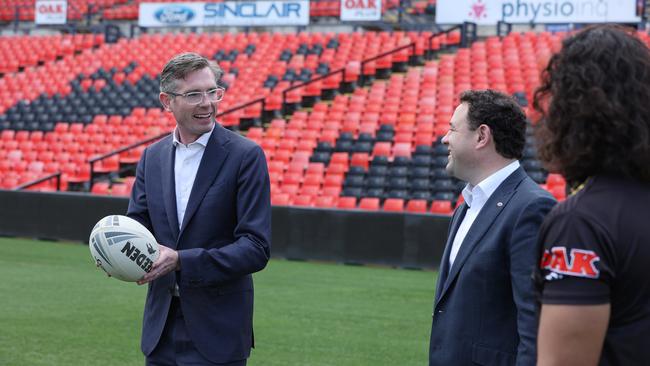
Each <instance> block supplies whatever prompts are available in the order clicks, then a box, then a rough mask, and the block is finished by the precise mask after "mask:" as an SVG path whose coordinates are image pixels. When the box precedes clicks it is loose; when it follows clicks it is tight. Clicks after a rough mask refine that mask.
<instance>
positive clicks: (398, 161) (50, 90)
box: [0, 29, 564, 214]
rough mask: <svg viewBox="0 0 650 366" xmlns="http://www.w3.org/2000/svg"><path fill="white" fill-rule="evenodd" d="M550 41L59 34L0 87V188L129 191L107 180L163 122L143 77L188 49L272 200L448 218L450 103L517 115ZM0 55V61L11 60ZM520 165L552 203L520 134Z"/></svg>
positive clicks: (162, 129)
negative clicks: (261, 155) (511, 98)
mask: <svg viewBox="0 0 650 366" xmlns="http://www.w3.org/2000/svg"><path fill="white" fill-rule="evenodd" d="M66 37H67V38H66ZM560 37H561V35H551V34H548V33H528V34H524V35H519V34H511V35H509V36H506V37H505V38H503V39H499V38H496V37H492V38H488V39H486V40H484V41H478V42H474V43H472V44H471V46H470V47H467V48H459V46H460V43H461V33H460V31H459V30H458V29H454V30H452V31H448V32H442V33H440V34H435V35H432V34H430V33H405V32H390V33H389V32H383V33H381V32H380V33H371V32H367V33H352V34H347V33H343V34H323V33H300V34H278V33H276V34H272V33H247V34H246V33H239V34H235V35H232V34H219V33H215V34H202V35H196V34H187V35H186V34H180V35H172V34H165V35H143V36H141V37H139V38H135V39H122V40H120V41H119V42H117V43H115V44H107V43H104V42H103V40H102V37H101V36H92V35H83V36H65V37H64V36H62V38H61V39H60V41H61V42H58V44H67V45H68V46H65V47H60V48H54V49H49V50H48V51H47V52H41V53H38V51H36V52H32V53H31V55H33V56H32V57H31V58H29V59H28V58H25V59H15V61H14V63H13V65H11V66H12V67H13V70H14V71H11V70H9V69H8V70H7V72H5V74H4V77H3V78H2V79H0V89H1V90H3V92H2V93H3V94H4V95H3V99H2V105H1V106H0V112H1V113H2V114H1V115H0V128H2V132H1V133H0V144H1V146H2V150H0V155H2V156H1V157H2V161H3V162H2V165H3V166H1V167H0V169H2V170H3V174H2V179H1V180H0V185H1V186H2V187H3V188H8V189H12V188H17V187H21V186H22V188H27V189H33V190H45V191H50V190H67V189H76V190H79V189H84V188H85V189H88V190H90V191H91V192H92V193H94V194H111V195H121V196H124V195H128V194H129V192H130V188H131V186H132V184H133V177H129V176H126V177H121V176H120V175H121V173H120V172H121V170H125V169H124V168H125V167H126V168H128V167H131V168H132V167H133V165H134V164H135V163H136V162H137V160H138V158H139V154H140V153H141V151H142V149H143V148H144V146H145V144H142V142H143V141H144V142H151V141H154V140H155V139H157V138H159V137H160V136H161V135H163V136H164V135H165V134H166V133H168V132H169V131H170V130H171V129H172V128H173V126H174V122H173V120H172V119H171V116H169V115H167V114H164V113H162V111H161V109H160V107H159V105H158V101H157V84H158V82H157V73H158V70H160V69H161V68H162V64H163V62H164V61H165V60H166V59H168V58H169V57H171V56H172V55H173V54H176V53H178V52H181V51H183V50H186V49H194V50H197V51H198V52H199V53H202V54H205V55H211V56H212V58H213V59H215V60H217V61H218V62H219V64H220V65H221V67H222V68H223V69H224V71H225V76H224V78H223V80H222V82H223V84H224V86H226V87H227V88H228V92H227V97H226V98H224V101H223V102H222V104H221V105H220V108H221V110H222V111H223V110H225V111H226V112H225V113H221V116H220V122H221V123H222V124H223V125H225V126H228V127H230V128H235V129H240V127H242V128H241V129H240V130H241V133H243V134H245V135H246V136H247V137H249V138H251V139H253V140H254V141H256V142H257V143H259V144H260V145H261V146H262V147H263V149H264V151H265V153H266V155H267V158H268V164H269V170H270V177H271V182H272V201H273V203H274V204H276V205H297V206H308V207H319V208H340V209H354V208H359V209H366V210H377V209H383V210H387V211H403V210H406V211H410V212H419V213H423V212H432V213H442V214H449V213H450V212H451V210H452V208H453V207H454V205H455V204H456V203H457V200H458V197H459V196H458V193H459V192H460V190H461V189H462V183H461V182H458V181H455V180H454V179H452V178H450V177H448V176H447V174H446V172H445V170H444V166H445V165H446V155H447V153H446V148H445V146H444V145H442V144H441V143H440V138H441V137H442V136H444V134H445V133H446V131H447V128H448V121H449V119H450V117H451V114H452V112H453V109H454V107H455V105H456V104H457V102H458V94H459V93H460V92H461V91H463V90H466V89H470V88H474V89H481V88H493V89H498V90H503V91H505V92H508V93H510V94H515V95H517V96H518V97H519V98H520V99H521V101H522V104H524V105H526V103H527V101H528V100H530V98H531V95H532V92H533V90H534V88H535V87H536V86H537V85H538V83H539V76H538V75H539V66H540V65H541V63H542V61H544V60H545V59H546V58H548V57H549V55H550V53H551V52H552V51H553V49H554V48H555V49H557V47H559V42H560ZM53 40H54V39H50V38H48V37H23V38H21V44H20V45H18V46H17V44H18V43H17V42H13V43H12V47H21V48H23V49H27V50H28V49H32V50H41V49H44V47H42V44H43V42H51V41H53ZM39 46H40V47H39ZM3 49H7V51H5V56H4V57H6V58H7V57H8V56H9V55H11V54H12V53H13V52H15V50H14V49H12V48H3ZM443 51H444V52H443ZM432 55H435V56H436V59H434V60H428V61H426V62H424V63H423V61H424V60H425V56H432ZM368 56H370V57H368ZM377 56H379V57H377ZM268 60H275V61H273V62H269V61H268ZM422 63H423V64H422ZM16 67H18V69H19V70H22V71H15V68H16ZM330 70H335V72H331V71H330ZM337 70H338V71H340V72H338V71H337ZM319 78H320V79H319ZM296 84H297V87H296ZM292 85H294V86H293V87H292ZM346 91H347V93H346ZM249 101H253V103H247V102H249ZM242 106H244V108H242ZM288 112H289V113H288ZM267 122H268V123H267ZM130 145H137V146H136V147H134V148H131V149H126V150H124V149H122V150H124V151H121V152H120V153H115V151H116V150H118V149H121V148H123V147H125V146H130ZM525 154H526V156H525V159H524V160H523V162H522V163H523V165H524V167H525V168H526V170H527V171H528V172H529V174H530V175H531V176H532V177H533V178H534V179H535V180H536V181H537V182H538V183H540V184H546V185H548V188H549V190H551V192H553V193H554V195H555V196H556V197H558V198H562V197H563V194H564V186H563V182H562V179H561V178H560V177H557V176H551V179H548V180H547V175H546V173H545V172H544V171H543V169H542V168H541V166H540V164H539V162H537V160H536V159H535V157H534V142H533V141H532V138H531V139H530V141H529V144H528V146H527V148H526V151H525ZM98 156H101V157H102V158H101V159H96V158H97V157H98ZM126 171H131V172H132V169H126ZM47 176H50V177H52V178H50V179H46V180H43V181H41V182H39V183H36V184H33V183H32V182H35V181H36V182H38V181H39V180H40V179H42V178H43V177H47ZM106 178H108V179H106Z"/></svg>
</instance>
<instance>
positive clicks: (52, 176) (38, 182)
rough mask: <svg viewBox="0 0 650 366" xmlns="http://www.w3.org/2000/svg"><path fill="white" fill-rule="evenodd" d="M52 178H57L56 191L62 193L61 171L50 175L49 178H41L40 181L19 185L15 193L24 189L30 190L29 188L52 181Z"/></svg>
mask: <svg viewBox="0 0 650 366" xmlns="http://www.w3.org/2000/svg"><path fill="white" fill-rule="evenodd" d="M52 178H56V190H57V191H60V190H61V172H60V171H59V172H56V173H52V174H50V175H47V176H45V177H43V178H39V179H37V180H34V181H31V182H27V183H23V184H21V185H19V186H18V187H16V188H14V189H13V190H14V191H20V190H23V189H26V188H29V187H33V186H35V185H37V184H41V183H43V182H45V181H48V180H50V179H52Z"/></svg>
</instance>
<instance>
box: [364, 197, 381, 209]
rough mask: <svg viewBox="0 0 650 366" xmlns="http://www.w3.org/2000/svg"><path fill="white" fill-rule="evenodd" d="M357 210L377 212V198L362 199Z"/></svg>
mask: <svg viewBox="0 0 650 366" xmlns="http://www.w3.org/2000/svg"><path fill="white" fill-rule="evenodd" d="M359 209H361V210H367V211H377V210H379V198H370V197H364V198H362V199H361V201H360V202H359Z"/></svg>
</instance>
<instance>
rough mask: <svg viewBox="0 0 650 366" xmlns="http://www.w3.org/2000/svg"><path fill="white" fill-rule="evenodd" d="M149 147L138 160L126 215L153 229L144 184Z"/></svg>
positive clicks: (150, 229)
mask: <svg viewBox="0 0 650 366" xmlns="http://www.w3.org/2000/svg"><path fill="white" fill-rule="evenodd" d="M147 151H148V149H145V150H144V151H143V152H142V156H141V157H140V161H139V162H138V167H137V168H136V172H135V183H134V184H133V188H132V190H131V198H130V199H129V207H128V209H127V212H126V215H127V216H128V217H130V218H132V219H134V220H136V221H138V222H139V223H141V224H142V225H144V226H145V227H146V228H147V229H149V231H152V232H153V230H152V225H151V220H150V218H149V209H148V206H147V192H146V189H145V184H144V170H145V165H146V160H147V158H146V156H147Z"/></svg>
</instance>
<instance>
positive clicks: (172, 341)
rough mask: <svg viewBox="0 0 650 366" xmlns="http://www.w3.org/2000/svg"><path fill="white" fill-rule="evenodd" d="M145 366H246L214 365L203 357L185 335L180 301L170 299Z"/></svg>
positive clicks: (239, 364) (234, 364)
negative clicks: (158, 334)
mask: <svg viewBox="0 0 650 366" xmlns="http://www.w3.org/2000/svg"><path fill="white" fill-rule="evenodd" d="M146 366H246V360H241V361H235V362H229V363H214V362H210V361H209V360H208V359H206V358H205V357H203V355H201V353H199V351H198V350H197V349H196V347H194V343H193V342H192V340H191V339H190V336H189V334H188V333H187V327H186V326H185V320H184V319H183V312H182V311H181V307H180V301H179V300H178V298H177V297H172V304H171V307H170V309H169V315H168V316H167V321H166V323H165V329H164V330H163V334H162V335H161V336H160V341H159V342H158V345H157V346H156V348H155V349H154V350H153V352H152V353H151V354H150V355H149V356H147V357H146Z"/></svg>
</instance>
